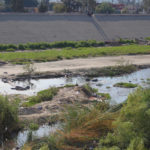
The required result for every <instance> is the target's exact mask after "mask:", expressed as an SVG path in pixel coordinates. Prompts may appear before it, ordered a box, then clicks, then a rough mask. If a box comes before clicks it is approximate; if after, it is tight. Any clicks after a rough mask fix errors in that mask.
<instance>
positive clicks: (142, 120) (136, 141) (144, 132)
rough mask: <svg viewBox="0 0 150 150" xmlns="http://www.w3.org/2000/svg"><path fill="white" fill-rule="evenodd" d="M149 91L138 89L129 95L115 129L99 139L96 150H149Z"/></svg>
mask: <svg viewBox="0 0 150 150" xmlns="http://www.w3.org/2000/svg"><path fill="white" fill-rule="evenodd" d="M149 120H150V89H142V88H138V89H137V90H136V91H135V92H134V93H133V94H130V95H129V97H128V99H127V101H126V103H125V104H124V106H123V108H122V109H121V112H120V115H119V117H118V119H117V121H116V122H115V123H114V125H115V129H114V131H113V132H112V133H109V134H108V135H107V136H106V137H105V138H103V139H100V143H99V147H98V148H96V150H105V149H113V147H115V149H116V150H117V149H118V150H122V149H124V150H148V149H150V143H149V141H150V121H149Z"/></svg>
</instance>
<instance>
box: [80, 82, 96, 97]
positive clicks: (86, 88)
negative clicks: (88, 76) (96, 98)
mask: <svg viewBox="0 0 150 150" xmlns="http://www.w3.org/2000/svg"><path fill="white" fill-rule="evenodd" d="M82 90H83V92H84V93H85V94H86V95H87V96H89V97H90V96H92V95H93V94H97V93H98V89H95V88H92V87H91V86H90V85H89V84H85V85H83V86H82Z"/></svg>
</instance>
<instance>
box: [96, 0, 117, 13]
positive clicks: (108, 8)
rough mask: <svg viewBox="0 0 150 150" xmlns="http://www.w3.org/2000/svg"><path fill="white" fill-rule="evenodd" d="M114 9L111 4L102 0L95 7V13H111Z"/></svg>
mask: <svg viewBox="0 0 150 150" xmlns="http://www.w3.org/2000/svg"><path fill="white" fill-rule="evenodd" d="M114 11H115V9H114V8H113V7H112V5H111V4H110V3H108V2H103V3H101V4H100V5H98V6H97V7H96V12H97V13H102V14H111V13H114Z"/></svg>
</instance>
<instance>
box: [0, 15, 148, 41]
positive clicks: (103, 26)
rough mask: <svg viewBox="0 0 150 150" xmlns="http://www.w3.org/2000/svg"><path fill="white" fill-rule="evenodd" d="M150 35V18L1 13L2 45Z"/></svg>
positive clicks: (0, 35)
mask: <svg viewBox="0 0 150 150" xmlns="http://www.w3.org/2000/svg"><path fill="white" fill-rule="evenodd" d="M95 20H96V21H95ZM104 36H105V37H104ZM148 36H150V16H119V15H113V16H107V15H95V17H93V18H92V17H88V16H85V15H65V14H64V15H47V14H0V43H26V42H40V41H48V42H50V41H64V40H75V41H77V40H90V39H94V40H108V39H109V40H112V39H116V38H119V37H122V38H126V37H128V38H135V37H137V38H139V37H148Z"/></svg>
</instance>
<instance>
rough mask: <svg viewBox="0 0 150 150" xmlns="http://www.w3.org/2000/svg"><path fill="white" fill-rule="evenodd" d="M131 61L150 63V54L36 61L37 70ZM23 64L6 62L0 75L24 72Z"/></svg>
mask: <svg viewBox="0 0 150 150" xmlns="http://www.w3.org/2000/svg"><path fill="white" fill-rule="evenodd" d="M126 62H129V63H131V64H136V65H149V64H150V55H134V56H113V57H112V56H109V57H93V58H85V59H83V58H82V59H72V60H61V61H55V62H46V63H35V64H34V67H35V68H36V69H35V71H36V72H47V71H48V72H58V71H62V70H65V69H67V70H77V69H90V68H102V67H107V66H115V65H117V64H121V63H126ZM24 72H25V70H24V69H23V65H12V64H6V65H3V66H1V67H0V76H2V75H5V74H8V75H11V74H20V73H24Z"/></svg>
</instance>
